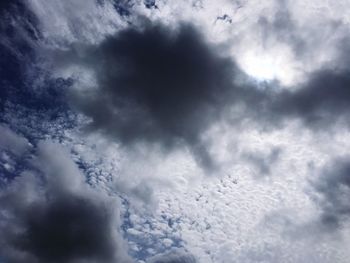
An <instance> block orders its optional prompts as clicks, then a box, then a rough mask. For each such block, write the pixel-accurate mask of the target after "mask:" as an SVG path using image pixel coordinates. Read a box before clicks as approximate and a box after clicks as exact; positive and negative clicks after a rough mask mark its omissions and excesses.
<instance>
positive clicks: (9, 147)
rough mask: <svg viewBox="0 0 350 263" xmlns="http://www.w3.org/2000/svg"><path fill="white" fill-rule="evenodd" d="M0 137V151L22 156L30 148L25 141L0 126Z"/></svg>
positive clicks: (5, 127)
mask: <svg viewBox="0 0 350 263" xmlns="http://www.w3.org/2000/svg"><path fill="white" fill-rule="evenodd" d="M0 135H1V136H0V149H2V150H6V151H10V152H12V153H13V154H15V155H22V154H23V153H25V152H26V151H27V150H28V149H29V148H30V147H31V144H30V143H29V142H28V140H27V139H25V138H24V137H22V136H19V135H17V134H16V133H15V132H13V131H12V130H11V129H9V128H8V127H7V126H4V125H0Z"/></svg>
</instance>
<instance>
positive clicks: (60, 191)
mask: <svg viewBox="0 0 350 263" xmlns="http://www.w3.org/2000/svg"><path fill="white" fill-rule="evenodd" d="M117 212H118V211H117V204H115V202H114V201H113V200H112V199H111V198H109V197H107V196H104V195H103V194H102V193H100V192H97V191H96V190H92V189H91V188H89V187H88V186H87V184H86V183H85V182H84V177H83V176H82V175H81V174H80V172H79V170H78V169H77V168H76V166H75V165H74V163H73V162H72V161H71V160H70V158H69V156H68V154H67V153H66V152H65V151H64V150H63V149H62V148H61V147H60V146H58V145H56V144H53V143H50V142H41V143H40V144H39V145H38V156H37V157H36V158H35V159H33V160H32V169H31V170H27V171H25V172H23V174H21V176H19V177H17V178H16V179H14V181H12V182H11V184H10V185H8V186H7V187H6V188H5V189H3V190H2V192H1V194H0V229H1V233H2V238H1V242H0V253H1V256H2V258H4V259H5V261H6V262H131V260H130V258H129V257H128V256H127V253H126V248H125V247H124V244H123V241H122V239H121V237H120V235H119V233H118V222H119V217H118V213H117Z"/></svg>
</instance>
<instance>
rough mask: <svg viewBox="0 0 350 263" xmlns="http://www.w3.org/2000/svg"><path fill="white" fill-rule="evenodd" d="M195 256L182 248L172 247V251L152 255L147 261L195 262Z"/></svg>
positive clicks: (159, 262)
mask: <svg viewBox="0 0 350 263" xmlns="http://www.w3.org/2000/svg"><path fill="white" fill-rule="evenodd" d="M196 262H197V260H196V258H195V257H194V256H193V255H191V254H190V253H188V252H186V251H185V250H184V249H172V251H170V252H167V253H164V254H161V255H157V256H154V257H152V258H150V259H149V260H148V261H147V263H196Z"/></svg>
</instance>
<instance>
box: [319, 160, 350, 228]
mask: <svg viewBox="0 0 350 263" xmlns="http://www.w3.org/2000/svg"><path fill="white" fill-rule="evenodd" d="M313 186H314V188H315V189H316V190H317V192H318V193H319V194H320V196H319V198H318V199H317V200H318V203H319V205H320V207H321V208H322V217H321V222H322V224H323V226H326V227H327V229H337V228H339V227H341V225H342V224H343V223H344V222H345V220H348V219H349V218H350V202H349V200H350V162H349V160H346V159H337V160H335V161H333V162H332V163H330V164H328V165H327V166H326V167H324V168H323V170H322V171H321V175H320V176H319V177H318V178H317V181H314V182H313Z"/></svg>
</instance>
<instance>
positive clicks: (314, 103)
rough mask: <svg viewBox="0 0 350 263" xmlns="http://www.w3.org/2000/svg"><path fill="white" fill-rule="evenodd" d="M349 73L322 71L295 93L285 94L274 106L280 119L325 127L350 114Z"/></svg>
mask: <svg viewBox="0 0 350 263" xmlns="http://www.w3.org/2000/svg"><path fill="white" fill-rule="evenodd" d="M349 87H350V77H349V71H340V72H339V71H337V70H330V69H329V70H321V71H317V72H314V73H313V74H312V76H311V77H310V79H309V80H308V81H307V82H306V83H304V84H303V85H302V87H299V88H298V89H297V90H295V91H283V92H281V93H280V94H279V96H277V100H275V102H274V103H272V104H271V109H272V112H273V113H274V114H276V115H278V117H279V118H280V119H284V120H287V119H288V118H293V117H294V118H299V119H301V120H302V121H303V123H304V124H306V125H307V126H309V127H313V128H324V127H326V126H327V125H329V123H335V122H336V121H338V120H340V119H342V118H343V119H344V118H345V120H348V117H349V113H350V106H349V105H350V104H349V102H350V89H349Z"/></svg>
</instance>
